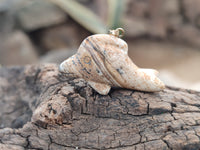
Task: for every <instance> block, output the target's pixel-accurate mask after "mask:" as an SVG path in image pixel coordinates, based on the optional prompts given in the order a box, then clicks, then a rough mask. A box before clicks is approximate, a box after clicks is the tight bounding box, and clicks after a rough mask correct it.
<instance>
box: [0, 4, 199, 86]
mask: <svg viewBox="0 0 200 150" xmlns="http://www.w3.org/2000/svg"><path fill="white" fill-rule="evenodd" d="M79 2H80V3H81V4H82V5H84V6H85V7H87V8H88V9H90V10H91V11H92V12H94V13H95V14H96V15H97V16H98V17H99V18H100V19H101V20H103V21H105V20H106V17H107V16H106V12H107V11H108V9H107V8H108V4H107V2H106V0H79ZM124 6H125V9H124V13H123V17H122V27H123V28H124V29H125V32H126V33H125V37H124V38H123V39H124V40H126V41H127V43H128V45H129V56H130V57H131V58H132V60H133V61H134V63H136V64H137V65H138V66H139V67H146V68H155V69H158V70H159V71H160V78H161V79H162V80H163V81H164V82H165V83H166V84H168V85H173V86H177V87H183V88H191V89H196V90H200V69H199V68H200V67H199V66H200V51H199V49H200V1H199V0H148V1H145V0H141V1H138V0H125V1H124ZM91 34H93V33H91V32H90V31H88V30H87V29H86V28H85V27H84V26H81V25H80V24H79V23H77V22H76V21H75V20H74V19H73V18H72V17H70V15H69V14H68V13H66V12H65V11H63V10H62V9H61V8H59V7H58V6H56V5H55V4H53V3H51V2H50V1H40V0H34V1H31V0H0V64H1V65H2V66H10V65H25V64H32V63H46V62H53V63H60V62H62V61H63V60H64V59H66V58H67V57H69V56H71V55H72V54H74V53H75V52H76V50H77V48H78V47H79V45H80V43H81V41H82V40H83V39H84V38H86V37H87V36H89V35H91Z"/></svg>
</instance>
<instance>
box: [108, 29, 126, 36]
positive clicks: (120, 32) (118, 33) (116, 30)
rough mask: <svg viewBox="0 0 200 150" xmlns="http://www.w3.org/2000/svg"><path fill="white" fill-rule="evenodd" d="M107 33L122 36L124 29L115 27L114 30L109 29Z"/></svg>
mask: <svg viewBox="0 0 200 150" xmlns="http://www.w3.org/2000/svg"><path fill="white" fill-rule="evenodd" d="M109 34H110V35H113V36H116V37H119V38H121V37H123V36H124V29H123V28H117V29H115V30H109Z"/></svg>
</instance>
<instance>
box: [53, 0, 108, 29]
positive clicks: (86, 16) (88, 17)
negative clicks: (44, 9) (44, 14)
mask: <svg viewBox="0 0 200 150" xmlns="http://www.w3.org/2000/svg"><path fill="white" fill-rule="evenodd" d="M51 1H52V2H53V3H54V4H56V5H58V6H59V7H60V8H62V9H63V10H64V11H66V12H67V14H69V15H70V16H71V17H72V18H73V19H74V20H76V21H77V22H78V23H79V24H81V25H82V26H84V27H85V28H86V29H88V30H89V31H91V32H92V33H107V27H106V25H105V24H104V23H103V22H102V21H101V20H100V19H99V18H98V16H97V15H95V14H94V13H93V12H92V11H90V10H89V9H88V8H86V7H85V6H83V5H81V4H80V3H78V2H76V1H75V0H51Z"/></svg>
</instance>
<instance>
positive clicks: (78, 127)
mask: <svg viewBox="0 0 200 150" xmlns="http://www.w3.org/2000/svg"><path fill="white" fill-rule="evenodd" d="M0 128H1V129H0V149H5V150H6V149H9V150H23V149H41V150H57V149H60V150H72V149H81V150H89V149H102V150H103V149H105V150H111V149H118V150H133V149H137V150H151V149H152V150H156V149H158V150H160V149H164V150H167V149H171V150H172V149H174V150H178V149H187V150H188V149H192V150H197V149H200V92H196V91H191V90H187V89H179V88H174V87H167V88H166V89H165V90H163V91H161V92H155V93H148V92H139V91H133V90H127V89H112V90H111V92H110V93H109V95H107V96H102V95H99V94H98V93H96V92H95V91H94V90H93V89H92V88H91V87H89V86H88V85H87V83H86V82H85V81H84V80H82V79H75V78H73V77H70V76H65V75H62V74H60V73H59V72H58V66H56V65H54V64H46V65H30V66H24V67H22V66H20V67H10V68H3V67H2V68H1V69H0Z"/></svg>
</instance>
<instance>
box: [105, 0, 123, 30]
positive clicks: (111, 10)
mask: <svg viewBox="0 0 200 150" xmlns="http://www.w3.org/2000/svg"><path fill="white" fill-rule="evenodd" d="M124 7H125V1H124V0H108V27H109V28H110V29H116V28H119V27H120V26H121V18H122V15H123V13H124Z"/></svg>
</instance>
